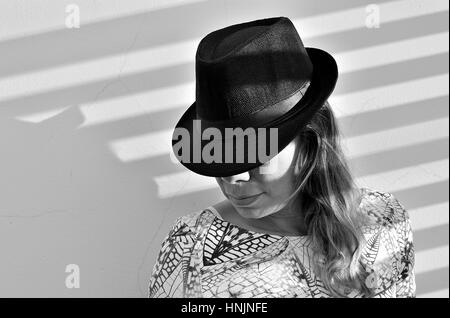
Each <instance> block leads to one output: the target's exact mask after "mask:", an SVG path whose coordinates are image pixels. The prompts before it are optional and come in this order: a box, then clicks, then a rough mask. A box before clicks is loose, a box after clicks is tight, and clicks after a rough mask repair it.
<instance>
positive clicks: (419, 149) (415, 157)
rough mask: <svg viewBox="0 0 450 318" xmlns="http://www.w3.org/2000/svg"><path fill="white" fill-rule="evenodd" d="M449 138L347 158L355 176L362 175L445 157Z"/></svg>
mask: <svg viewBox="0 0 450 318" xmlns="http://www.w3.org/2000/svg"><path fill="white" fill-rule="evenodd" d="M448 143H449V138H448V137H447V138H441V139H438V140H433V141H429V142H424V143H420V144H416V145H411V146H405V147H402V148H398V149H394V150H389V151H383V152H378V153H376V154H371V155H367V156H362V157H358V158H353V159H350V160H349V165H350V167H351V170H352V172H353V175H354V176H355V177H364V176H368V175H372V174H376V173H382V172H387V171H392V170H396V169H401V168H406V167H414V166H416V165H420V164H424V163H428V162H433V161H437V160H442V159H447V158H448V157H449V146H448Z"/></svg>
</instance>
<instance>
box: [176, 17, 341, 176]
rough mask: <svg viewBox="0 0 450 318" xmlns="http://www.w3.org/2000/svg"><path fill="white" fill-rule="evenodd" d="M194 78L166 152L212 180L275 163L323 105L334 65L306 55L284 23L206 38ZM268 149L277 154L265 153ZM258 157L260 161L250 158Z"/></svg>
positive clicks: (317, 54) (324, 57)
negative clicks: (189, 98) (190, 101)
mask: <svg viewBox="0 0 450 318" xmlns="http://www.w3.org/2000/svg"><path fill="white" fill-rule="evenodd" d="M195 70H196V100H195V102H194V103H193V104H192V105H191V106H190V107H189V108H188V109H187V111H186V112H185V113H184V115H183V116H182V117H181V119H180V120H179V121H178V123H177V125H176V126H175V130H174V133H173V136H172V148H173V152H174V154H175V156H176V157H177V159H178V160H179V161H180V162H181V164H183V165H184V166H185V167H186V168H188V169H189V170H191V171H193V172H195V173H198V174H201V175H205V176H212V177H224V176H230V175H235V174H239V173H242V172H245V171H248V170H251V169H254V168H256V167H259V166H261V165H262V164H264V162H266V161H268V160H270V159H271V158H273V157H274V156H276V154H277V153H278V152H280V151H281V150H283V149H284V148H285V147H286V146H287V145H288V144H289V143H290V142H291V141H292V140H293V139H294V138H295V136H296V135H297V134H298V132H299V130H301V129H302V128H303V127H304V126H305V125H306V124H307V123H308V122H309V121H310V120H311V118H312V117H313V116H314V114H315V113H316V112H317V110H319V109H320V108H321V107H322V105H323V104H324V103H325V102H326V101H327V99H328V97H329V96H330V95H331V93H332V92H333V90H334V87H335V85H336V81H337V78H338V69H337V65H336V61H335V60H334V58H333V57H332V56H331V55H330V54H329V53H327V52H325V51H323V50H321V49H318V48H309V47H306V48H305V47H304V46H303V42H302V40H301V38H300V36H299V34H298V33H297V30H296V29H295V26H294V25H293V23H292V22H291V21H290V20H289V19H288V18H286V17H276V18H268V19H262V20H256V21H251V22H246V23H240V24H236V25H232V26H229V27H226V28H223V29H220V30H217V31H214V32H212V33H209V34H208V35H206V36H205V37H204V38H203V39H202V40H201V41H200V43H199V45H198V48H197V52H196V60H195ZM211 128H212V129H211ZM248 128H250V129H248ZM227 130H234V132H235V134H230V135H227ZM236 132H237V133H236ZM240 132H245V133H244V134H242V133H240ZM272 132H276V135H272V134H271V133H272ZM230 136H231V137H230ZM274 136H275V137H274ZM271 138H272V139H271ZM274 141H276V142H275V145H276V149H275V150H274V149H269V148H271V147H273V146H274V143H273V142H274ZM263 146H264V147H263ZM260 150H261V153H264V156H256V157H257V158H255V155H254V154H255V153H258V154H259V153H260ZM205 154H208V156H204V155H205ZM238 154H242V155H243V156H238ZM255 159H256V160H255Z"/></svg>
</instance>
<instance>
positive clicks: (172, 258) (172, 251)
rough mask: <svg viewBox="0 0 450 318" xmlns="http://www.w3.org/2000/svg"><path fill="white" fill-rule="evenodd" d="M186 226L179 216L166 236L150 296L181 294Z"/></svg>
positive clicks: (163, 296)
mask: <svg viewBox="0 0 450 318" xmlns="http://www.w3.org/2000/svg"><path fill="white" fill-rule="evenodd" d="M186 228H187V226H186V224H185V223H184V222H182V217H179V218H177V219H176V221H175V224H174V225H173V226H172V228H171V230H170V231H169V233H168V234H167V235H166V237H165V238H164V240H163V242H162V244H161V249H160V251H159V253H158V257H157V259H156V263H155V265H154V266H153V270H152V274H151V277H150V283H149V298H172V297H177V296H181V295H180V292H181V290H182V287H183V286H182V281H183V277H182V262H181V261H182V257H183V247H184V234H185V233H186Z"/></svg>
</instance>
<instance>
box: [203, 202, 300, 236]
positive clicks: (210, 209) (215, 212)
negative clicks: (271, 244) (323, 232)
mask: <svg viewBox="0 0 450 318" xmlns="http://www.w3.org/2000/svg"><path fill="white" fill-rule="evenodd" d="M206 210H208V211H210V212H211V213H212V214H214V215H215V217H216V218H218V219H220V220H222V221H223V222H225V223H227V224H229V225H231V226H233V227H235V228H238V229H240V230H243V231H247V232H249V233H252V234H259V235H268V236H272V237H277V238H283V237H286V238H289V239H306V238H308V237H309V236H308V235H280V234H270V233H264V232H258V231H254V230H249V229H246V228H244V227H242V226H239V225H237V224H234V223H231V222H230V221H227V220H225V219H224V218H222V216H221V215H220V213H219V212H218V211H217V209H216V208H215V207H213V206H209V207H208V208H207V209H206Z"/></svg>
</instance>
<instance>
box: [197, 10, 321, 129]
mask: <svg viewBox="0 0 450 318" xmlns="http://www.w3.org/2000/svg"><path fill="white" fill-rule="evenodd" d="M312 73H313V65H312V63H311V60H310V58H309V56H308V54H307V51H306V49H305V48H304V46H303V42H302V40H301V38H300V36H299V34H298V33H297V30H296V29H295V26H294V25H293V23H292V22H291V21H290V20H289V19H288V18H285V17H279V18H269V19H263V20H256V21H251V22H246V23H241V24H236V25H232V26H229V27H226V28H223V29H220V30H217V31H214V32H212V33H210V34H208V35H207V36H205V37H204V38H203V39H202V40H201V41H200V44H199V46H198V48H197V53H196V113H197V117H198V118H200V119H203V120H208V121H213V122H214V121H226V120H230V119H234V118H239V117H245V116H248V115H250V114H252V113H255V112H258V111H260V110H263V109H265V108H267V107H270V106H272V105H275V104H277V103H279V102H281V101H283V100H286V99H287V98H288V97H290V96H291V95H293V94H294V93H296V92H297V91H298V90H299V89H300V88H301V87H302V86H303V85H304V84H305V83H306V82H309V81H310V80H311V77H312Z"/></svg>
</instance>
